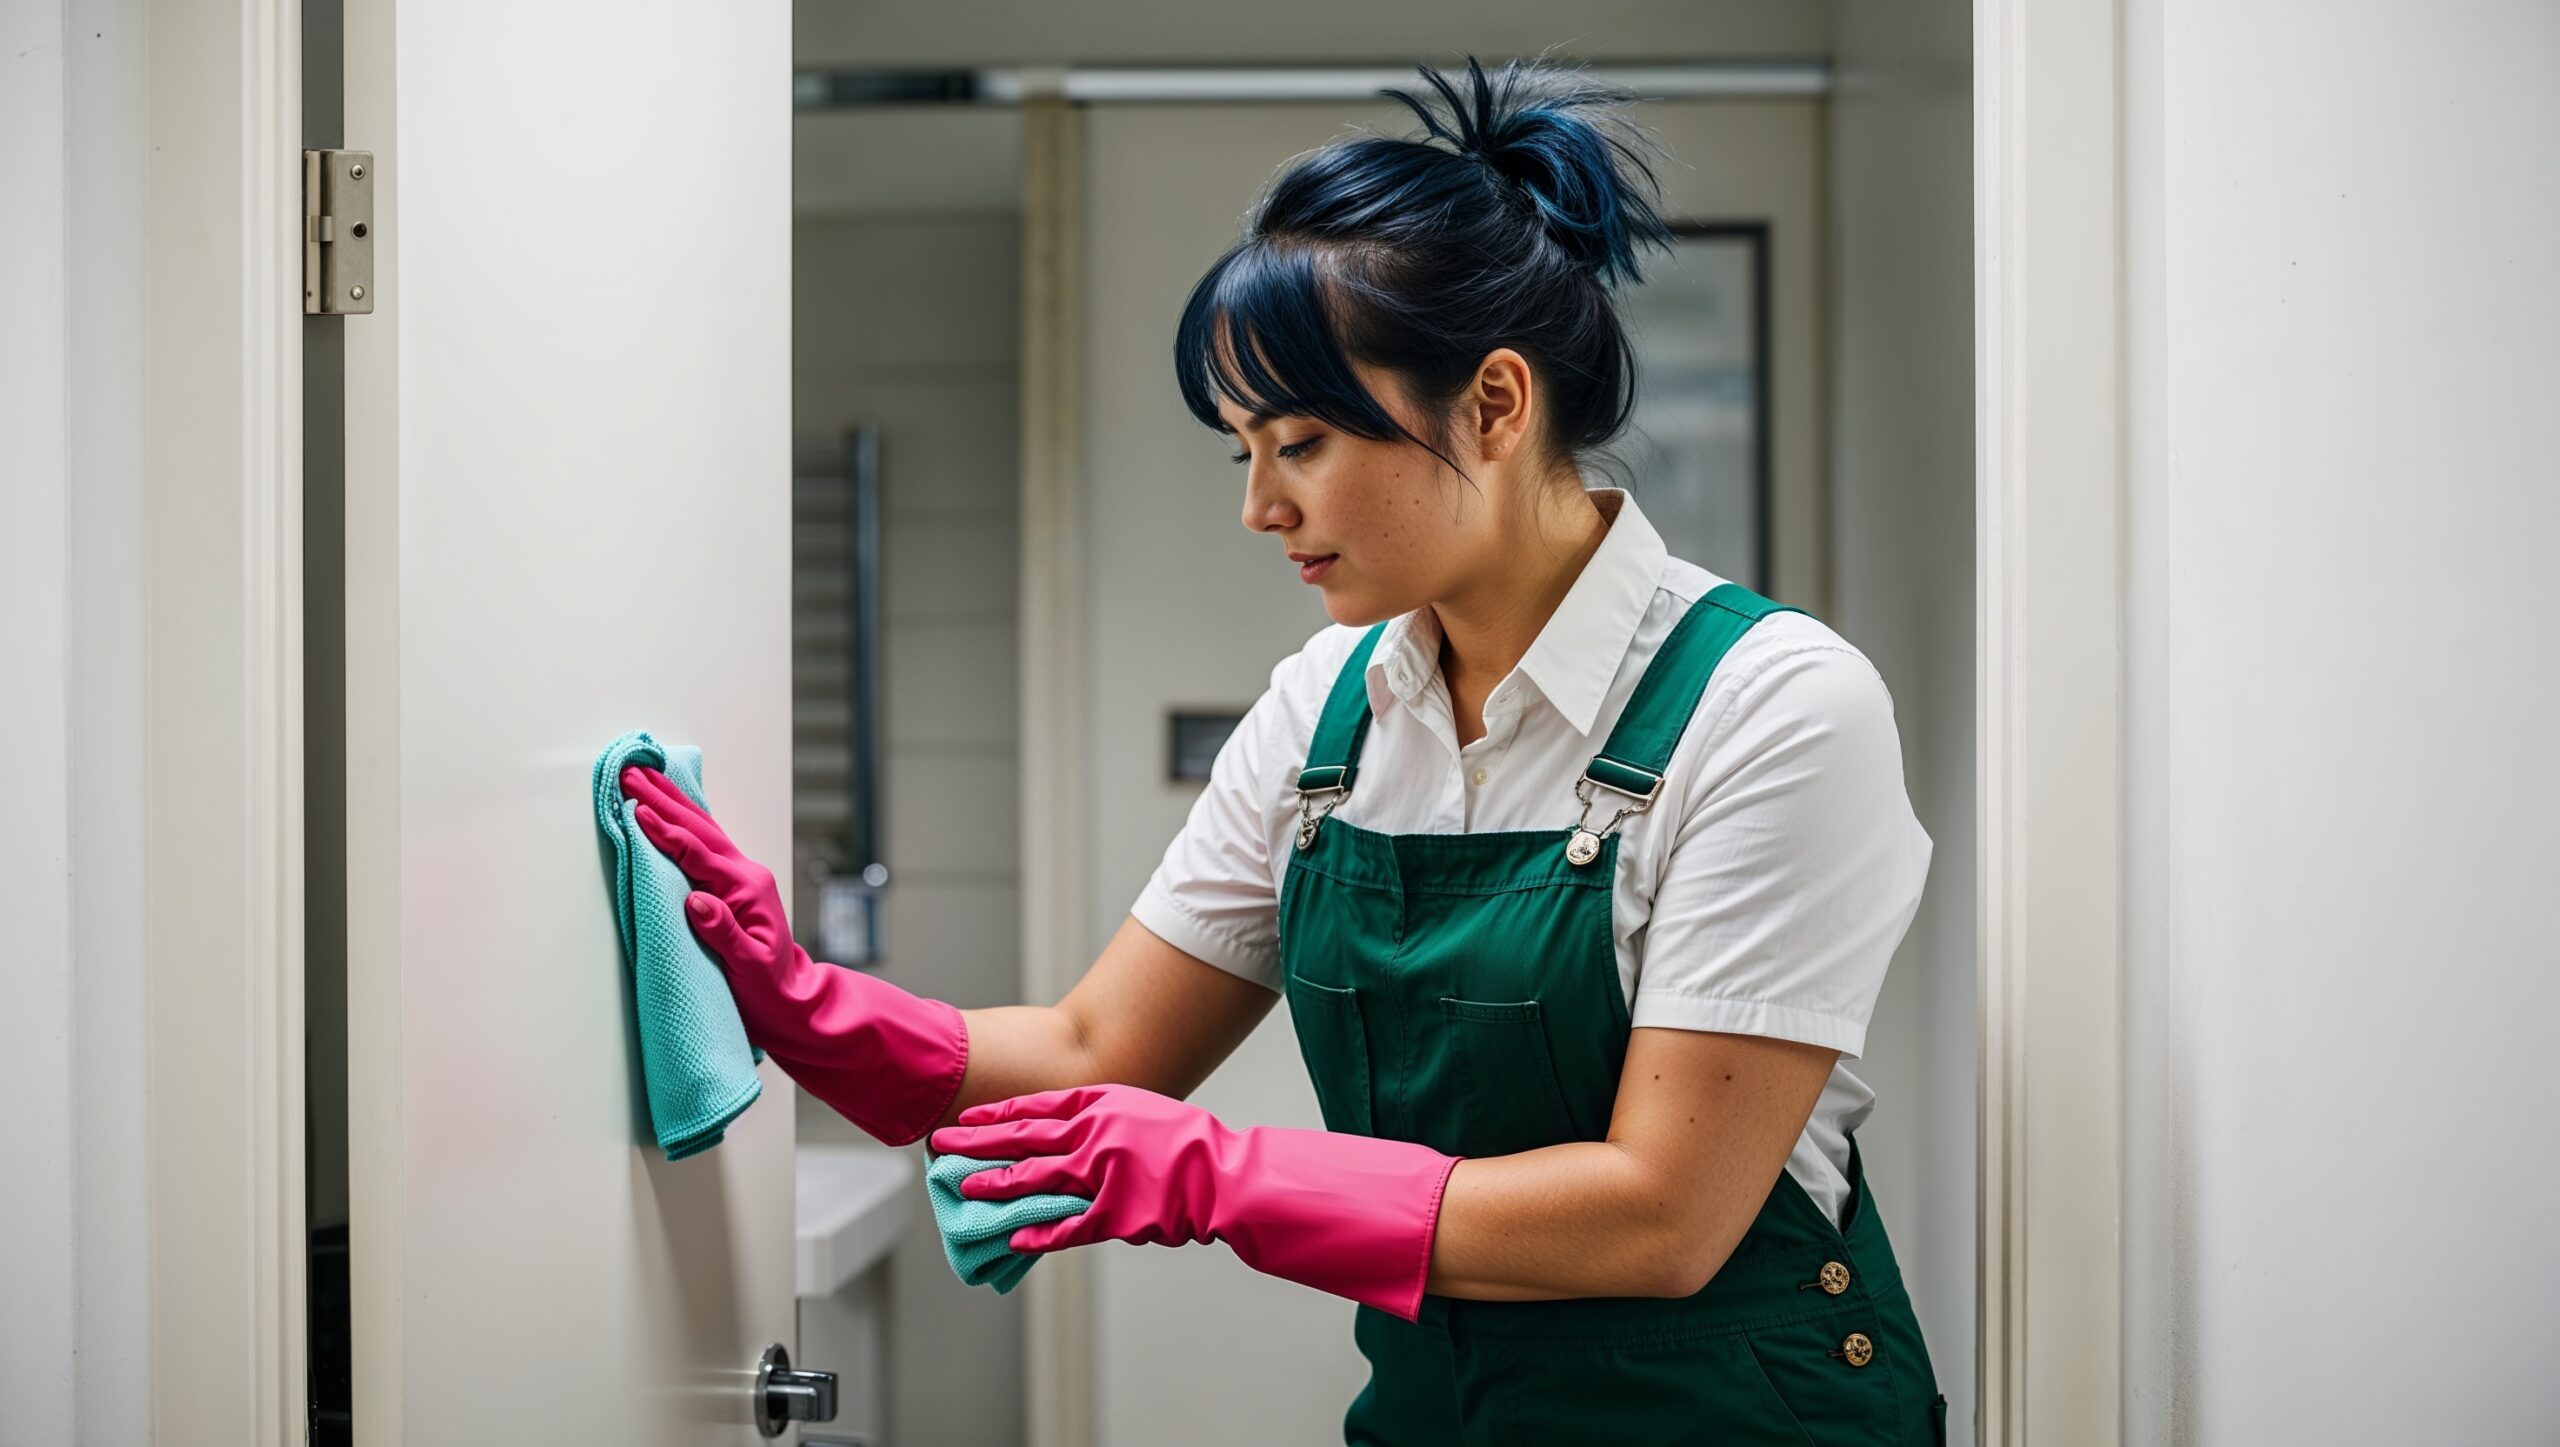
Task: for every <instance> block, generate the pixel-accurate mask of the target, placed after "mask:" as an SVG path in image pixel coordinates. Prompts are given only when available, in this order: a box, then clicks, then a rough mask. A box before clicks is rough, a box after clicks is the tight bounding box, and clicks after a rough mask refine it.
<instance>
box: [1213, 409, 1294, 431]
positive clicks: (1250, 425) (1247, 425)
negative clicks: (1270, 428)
mask: <svg viewBox="0 0 2560 1447" xmlns="http://www.w3.org/2000/svg"><path fill="white" fill-rule="evenodd" d="M1279 415H1280V414H1279V413H1277V412H1255V413H1253V414H1252V415H1250V416H1248V417H1246V418H1245V419H1244V430H1245V431H1247V432H1259V431H1261V430H1262V428H1263V425H1264V424H1265V423H1268V422H1269V421H1270V420H1271V419H1272V418H1274V417H1277V416H1279ZM1218 430H1219V431H1221V432H1224V433H1226V434H1228V435H1229V436H1233V435H1235V429H1234V428H1232V427H1229V426H1228V425H1227V419H1225V418H1223V417H1221V418H1219V419H1218Z"/></svg>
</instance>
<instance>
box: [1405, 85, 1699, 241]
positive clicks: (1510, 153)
mask: <svg viewBox="0 0 2560 1447" xmlns="http://www.w3.org/2000/svg"><path fill="white" fill-rule="evenodd" d="M1417 69H1419V70H1420V71H1421V73H1422V78H1423V79H1424V80H1426V81H1429V82H1430V83H1431V86H1432V88H1433V89H1435V90H1437V91H1438V92H1439V93H1440V95H1441V97H1442V98H1443V99H1444V100H1446V101H1447V102H1448V110H1449V115H1448V119H1447V120H1445V121H1444V120H1443V119H1442V118H1441V117H1439V116H1437V115H1435V114H1433V112H1432V111H1431V109H1430V108H1429V107H1427V106H1426V105H1424V104H1423V103H1422V102H1420V101H1417V100H1416V99H1415V98H1414V97H1413V96H1412V95H1410V94H1408V93H1406V92H1404V91H1400V90H1388V91H1386V92H1383V93H1384V94H1386V95H1389V96H1392V97H1394V98H1395V99H1397V100H1400V101H1402V102H1404V103H1405V105H1407V106H1408V107H1410V108H1411V109H1412V110H1413V111H1414V113H1415V114H1416V115H1418V116H1420V117H1421V118H1422V124H1423V127H1424V129H1425V130H1426V131H1427V132H1428V133H1429V134H1430V135H1431V136H1436V137H1439V138H1440V139H1442V140H1445V141H1447V142H1448V143H1449V145H1450V147H1451V149H1453V150H1455V151H1456V152H1457V153H1458V154H1459V155H1462V156H1466V157H1469V158H1472V159H1474V160H1476V161H1478V162H1480V163H1482V164H1483V165H1485V166H1486V167H1488V168H1490V169H1491V170H1492V171H1493V172H1494V173H1495V174H1497V175H1499V176H1501V177H1502V178H1503V179H1505V180H1507V181H1510V182H1512V183H1515V184H1516V185H1517V186H1518V187H1519V190H1520V193H1521V194H1522V195H1523V196H1524V197H1525V198H1526V199H1527V201H1528V203H1529V204H1530V206H1531V207H1532V208H1533V210H1534V212H1535V214H1536V217H1537V220H1538V223H1539V225H1540V226H1542V227H1543V228H1544V230H1545V233H1546V235H1547V236H1548V237H1549V238H1550V239H1551V240H1553V241H1554V242H1555V244H1556V245H1557V247H1558V248H1560V249H1561V250H1562V251H1563V252H1564V253H1565V255H1566V256H1567V257H1569V258H1570V259H1572V260H1573V261H1574V262H1575V263H1576V264H1578V265H1580V266H1582V267H1584V268H1586V269H1588V270H1589V271H1591V272H1592V273H1593V274H1594V275H1595V276H1597V277H1598V279H1599V280H1600V282H1601V284H1602V285H1604V286H1605V285H1608V284H1610V283H1612V282H1615V281H1619V280H1626V281H1638V280H1641V279H1642V277H1641V275H1640V273H1639V269H1638V267H1637V262H1636V247H1637V245H1638V244H1639V243H1650V244H1653V245H1657V246H1660V247H1662V248H1663V249H1664V250H1666V251H1667V250H1669V249H1670V247H1671V244H1672V241H1671V229H1670V228H1669V227H1668V226H1666V225H1664V224H1663V222H1662V218H1661V216H1660V215H1659V214H1658V213H1657V212H1656V211H1655V209H1654V206H1653V204H1652V203H1651V201H1650V200H1649V199H1648V198H1647V196H1646V195H1645V194H1644V191H1646V190H1651V191H1653V192H1654V194H1656V195H1658V194H1659V184H1658V182H1657V180H1656V178H1655V176H1654V174H1653V168H1652V167H1650V166H1648V165H1647V164H1645V160H1644V157H1643V155H1642V154H1641V152H1642V151H1644V150H1650V149H1656V145H1655V143H1654V141H1653V140H1652V138H1651V137H1649V136H1647V135H1646V134H1645V133H1644V132H1643V131H1641V130H1639V129H1638V128H1637V127H1636V126H1634V125H1633V124H1632V122H1630V121H1629V120H1628V119H1627V117H1626V115H1625V114H1624V111H1625V108H1626V106H1627V103H1628V102H1630V101H1631V100H1633V99H1634V96H1633V95H1632V93H1630V92H1628V91H1626V90H1623V89H1620V88H1618V87H1613V86H1609V85H1604V84H1602V83H1600V82H1597V81H1593V80H1590V79H1589V78H1587V77H1585V76H1582V75H1579V74H1577V73H1575V72H1573V71H1568V70H1564V69H1560V68H1557V67H1554V66H1551V65H1549V64H1547V63H1546V62H1544V61H1520V60H1513V61H1509V62H1506V63H1505V64H1504V65H1503V67H1502V70H1501V73H1500V75H1499V77H1498V78H1491V79H1489V78H1488V77H1487V76H1486V75H1485V72H1484V67H1483V66H1481V65H1479V64H1478V63H1477V62H1476V60H1475V58H1474V57H1472V56H1470V57H1468V59H1467V74H1468V77H1469V81H1470V89H1471V91H1472V92H1473V94H1472V98H1467V97H1461V96H1460V95H1459V93H1458V90H1457V88H1456V87H1455V86H1454V85H1452V84H1451V83H1450V81H1449V79H1448V78H1447V77H1446V76H1443V75H1442V74H1440V73H1439V72H1438V71H1435V70H1433V69H1432V68H1431V67H1429V66H1420V67H1417ZM1638 178H1641V180H1642V183H1643V185H1642V187H1641V188H1640V187H1639V186H1638V184H1637V181H1638Z"/></svg>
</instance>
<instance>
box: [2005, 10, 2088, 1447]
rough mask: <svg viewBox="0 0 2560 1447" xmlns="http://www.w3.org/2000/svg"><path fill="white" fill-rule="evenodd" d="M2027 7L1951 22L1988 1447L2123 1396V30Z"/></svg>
mask: <svg viewBox="0 0 2560 1447" xmlns="http://www.w3.org/2000/svg"><path fill="white" fill-rule="evenodd" d="M2030 8H2031V6H2030V4H2029V0H1978V3H1977V4H1976V6H1975V9H1974V90H1973V94H1974V208H1975V209H1974V219H1975V235H1974V268H1975V270H1974V281H1975V287H1974V305H1975V382H1976V392H1975V408H1976V412H1975V441H1976V457H1977V459H1978V460H1977V464H1976V467H1977V473H1976V508H1975V520H1974V526H1975V530H1976V532H1975V541H1976V569H1977V576H1976V585H1977V597H1978V599H1979V602H1978V604H1977V607H1978V609H1979V611H1978V613H1977V616H1976V630H1977V631H1976V639H1975V648H1976V662H1977V665H1978V672H1977V678H1978V685H1977V688H1978V691H1977V695H1976V699H1975V703H1976V726H1977V742H1976V748H1977V751H1978V752H1977V756H1976V762H1977V766H1978V771H1979V784H1978V790H1979V794H1978V798H1977V801H1976V802H1977V807H1978V808H1979V810H1980V819H1981V845H1980V848H1981V854H1980V858H1979V860H1978V864H1979V870H1980V874H1979V890H1980V894H1979V897H1978V899H1977V901H1976V906H1977V914H1978V922H1979V925H1980V939H1981V951H1982V954H1981V976H1980V980H1981V1026H1982V1058H1981V1070H1982V1077H1981V1112H1982V1114H1981V1141H1982V1145H1981V1161H1980V1165H1981V1184H1980V1189H1979V1192H1978V1195H1977V1198H1976V1209H1977V1211H1978V1212H1979V1232H1980V1234H1979V1258H1978V1259H1979V1262H1980V1272H1981V1276H1980V1283H1979V1298H1978V1303H1977V1305H1978V1318H1977V1320H1978V1328H1977V1330H1978V1332H1979V1337H1978V1340H1977V1343H1976V1348H1977V1355H1976V1358H1975V1360H1976V1363H1977V1372H1978V1374H1979V1376H1978V1381H1977V1388H1978V1395H1977V1401H1978V1402H1979V1403H1980V1420H1979V1423H1978V1427H1977V1430H1978V1433H1979V1440H1980V1441H1981V1442H1982V1443H1984V1444H1986V1447H2017V1444H2022V1443H2026V1442H2030V1441H2036V1442H2086V1443H2103V1442H2114V1441H2116V1440H2118V1439H2119V1436H2120V1432H2121V1427H2120V1404H2121V1402H2122V1397H2123V1386H2122V1367H2121V1359H2120V1355H2119V1348H2120V1336H2121V1320H2122V1317H2121V1309H2120V1308H2121V1301H2122V1295H2123V1284H2122V1258H2121V1252H2120V1248H2119V1244H2118V1242H2119V1225H2118V1221H2119V1214H2120V1209H2121V1201H2122V1192H2121V1172H2122V1166H2121V1159H2120V1154H2119V1142H2120V1138H2121V1126H2120V1120H2121V1116H2120V1099H2121V1088H2122V1087H2121V1065H2120V1059H2119V1051H2120V1047H2119V1040H2120V1035H2119V1026H2118V1017H2119V1012H2120V1004H2119V992H2118V983H2117V982H2118V979H2119V974H2120V969H2121V954H2122V943H2121V940H2122V936H2121V920H2122V916H2123V903H2122V890H2121V882H2120V875H2119V855H2120V848H2121V840H2122V838H2123V828H2122V825H2123V800H2122V781H2123V777H2124V776H2123V762H2122V760H2123V742H2122V721H2121V720H2122V714H2121V701H2120V683H2121V680H2122V678H2123V669H2122V654H2123V647H2124V644H2123V639H2124V619H2123V604H2122V598H2123V589H2122V586H2121V574H2122V561H2121V560H2122V539H2121V532H2122V523H2121V513H2122V508H2121V500H2122V492H2123V476H2124V467H2123V455H2124V435H2125V431H2124V424H2123V414H2124V407H2125V401H2124V376H2125V365H2124V321H2123V274H2124V263H2123V229H2122V205H2123V164H2122V147H2121V131H2122V126H2123V104H2122V64H2121V54H2122V50H2123V37H2122V28H2121V18H2120V7H2119V3H2118V0H2036V3H2035V4H2034V5H2033V6H2032V10H2033V16H2032V20H2033V23H2032V24H2030V23H2029V22H2030V15H2029V11H2030ZM2031 1219H2032V1226H2031V1225H2030V1221H2031Z"/></svg>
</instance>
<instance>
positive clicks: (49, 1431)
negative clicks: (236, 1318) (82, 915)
mask: <svg viewBox="0 0 2560 1447" xmlns="http://www.w3.org/2000/svg"><path fill="white" fill-rule="evenodd" d="M66 20H67V17H66V15H65V13H64V6H62V5H61V4H59V3H51V4H27V5H14V6H11V7H10V8H9V9H8V10H7V11H6V12H5V13H0V196H6V197H7V198H8V204H7V208H6V215H7V218H8V219H7V221H6V224H5V225H0V679H6V680H7V685H6V686H7V689H8V699H9V702H8V705H7V706H6V707H5V708H0V756H5V757H6V758H7V759H9V761H10V768H11V772H12V776H13V778H14V779H15V780H16V781H17V782H16V787H15V788H14V789H13V791H12V792H13V794H14V795H15V797H14V798H13V799H12V800H11V802H10V806H9V815H8V817H9V824H8V827H7V828H6V829H0V911H5V917H6V918H7V919H8V920H9V922H10V924H9V929H10V954H11V956H12V959H11V966H10V970H9V978H8V989H9V995H10V1008H9V1010H8V1011H7V1012H6V1014H5V1015H0V1021H5V1023H4V1024H0V1098H5V1099H6V1100H8V1101H9V1102H10V1109H9V1110H8V1111H7V1112H6V1113H5V1114H0V1152H5V1153H6V1155H7V1158H8V1159H9V1160H10V1161H11V1162H12V1168H11V1169H10V1171H9V1172H8V1173H7V1177H6V1180H5V1182H0V1301H5V1302H7V1303H8V1305H7V1306H6V1308H5V1309H0V1437H5V1438H7V1439H9V1440H25V1441H30V1442H33V1441H57V1442H69V1441H72V1440H74V1438H73V1433H74V1423H75V1420H76V1419H75V1415H74V1413H73V1410H72V1382H73V1371H74V1367H75V1364H76V1356H75V1349H76V1347H77V1342H76V1340H75V1339H74V1337H73V1334H72V1332H70V1331H66V1330H64V1327H65V1325H66V1324H71V1323H76V1322H77V1320H78V1313H77V1300H78V1297H77V1291H78V1274H77V1266H76V1262H75V1259H74V1256H73V1253H72V1252H70V1251H68V1250H66V1249H65V1247H66V1246H67V1245H69V1244H71V1243H72V1242H74V1241H75V1239H76V1238H75V1235H74V1233H73V1230H72V1220H73V1212H74V1210H75V1207H76V1199H75V1198H76V1194H77V1178H76V1174H75V1173H76V1171H77V1153H76V1151H75V1149H74V1145H73V1142H74V1141H75V1140H76V1139H77V1133H76V1125H75V1119H76V1118H75V1113H74V1110H73V1106H72V1071H73V1064H72V1062H73V1038H74V1035H75V1033H76V1016H75V1012H74V1005H73V999H74V981H75V979H76V973H75V969H74V961H73V957H72V911H73V878H74V876H73V864H72V854H71V841H72V820H71V808H72V805H71V768H72V752H71V735H70V723H71V701H70V693H71V658H70V642H71V634H72V627H73V624H72V592H71V590H72V584H71V578H70V574H69V565H70V561H71V556H70V555H71V535H70V508H71V492H72V489H71V485H70V482H71V480H70V474H69V470H68V465H67V464H68V459H67V456H66V453H67V443H68V437H67V435H66V434H67V433H68V431H69V425H68V424H69V420H70V411H69V399H68V398H67V396H66V394H65V386H64V375H63V374H64V368H65V365H66V362H67V360H68V356H67V353H68V340H67V333H68V331H69V326H70V309H69V307H68V305H67V304H66V298H65V295H64V293H65V288H66V285H67V282H68V276H67V272H68V269H69V256H68V247H67V244H66V239H67V238H66V233H65V231H64V227H65V224H66V222H67V219H68V212H69V209H70V195H69V190H68V187H67V185H66V178H65V176H64V161H65V155H64V152H65V147H66V141H65V132H66V130H67V128H68V123H69V90H70V84H69V76H68V74H67V72H68V69H69V67H68V64H67V62H66V61H65V59H64V56H63V51H62V43H63V38H64V35H65V33H66V29H67V27H66V23H65V22H66Z"/></svg>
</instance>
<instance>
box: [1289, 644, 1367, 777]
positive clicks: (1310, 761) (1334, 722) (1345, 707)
mask: <svg viewBox="0 0 2560 1447" xmlns="http://www.w3.org/2000/svg"><path fill="white" fill-rule="evenodd" d="M1386 631H1387V625H1386V624H1384V623H1379V624H1375V625H1373V626H1372V627H1371V628H1370V629H1369V631H1368V632H1367V633H1366V634H1364V635H1363V636H1362V637H1361V639H1360V642H1359V644H1358V646H1356V647H1354V648H1353V649H1352V650H1351V656H1350V657H1349V658H1347V659H1345V660H1343V664H1342V671H1341V672H1340V673H1337V674H1335V675H1334V678H1333V692H1331V693H1329V694H1327V695H1325V700H1324V712H1323V714H1321V715H1319V716H1318V717H1317V719H1316V736H1315V738H1314V740H1313V741H1312V742H1310V743H1309V744H1308V745H1307V763H1306V767H1305V768H1302V769H1300V770H1298V786H1297V787H1298V792H1299V793H1301V794H1311V793H1320V792H1323V791H1326V790H1338V791H1343V792H1348V791H1349V790H1350V788H1351V780H1352V777H1353V776H1354V775H1356V774H1358V773H1359V772H1360V745H1361V744H1362V743H1363V742H1365V741H1366V740H1367V739H1368V737H1369V655H1370V654H1372V653H1374V652H1376V651H1377V648H1378V635H1379V634H1381V633H1384V632H1386Z"/></svg>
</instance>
